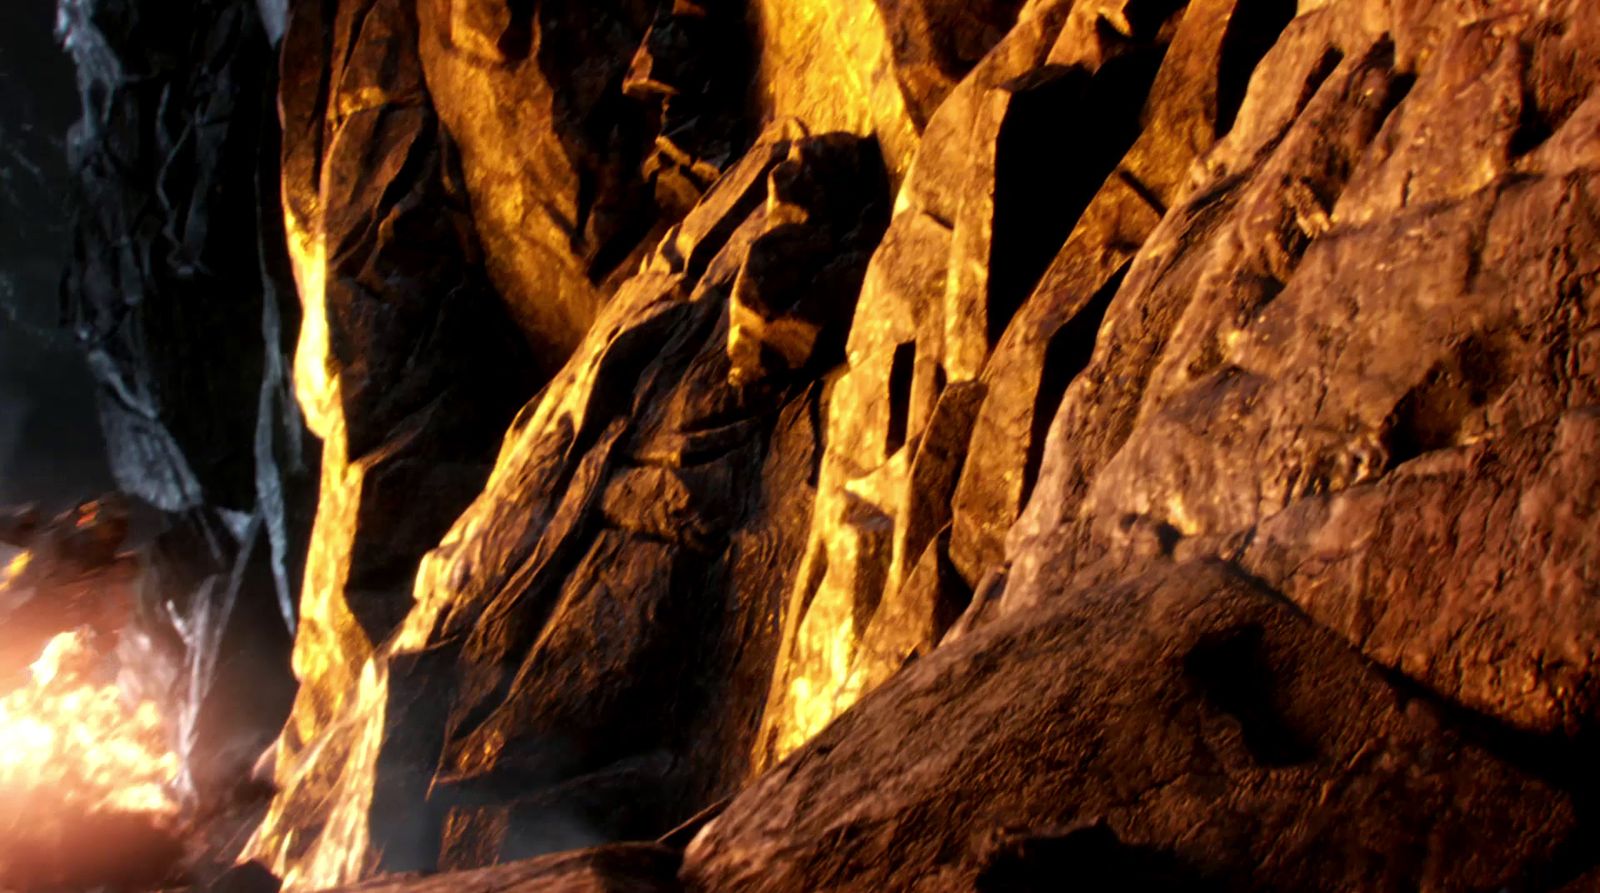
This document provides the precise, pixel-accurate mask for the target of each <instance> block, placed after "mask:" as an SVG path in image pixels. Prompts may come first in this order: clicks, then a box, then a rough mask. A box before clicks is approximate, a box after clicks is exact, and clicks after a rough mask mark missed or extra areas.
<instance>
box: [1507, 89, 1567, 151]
mask: <svg viewBox="0 0 1600 893" xmlns="http://www.w3.org/2000/svg"><path fill="white" fill-rule="evenodd" d="M1577 107H1578V103H1577V102H1567V103H1562V104H1559V105H1554V106H1552V107H1549V108H1545V107H1543V106H1541V104H1540V102H1539V97H1538V96H1537V95H1536V94H1535V93H1534V92H1533V90H1532V89H1525V90H1524V91H1523V94H1522V112H1521V113H1520V114H1519V115H1518V116H1517V128H1516V130H1514V131H1512V132H1511V141H1510V143H1508V144H1507V146H1506V151H1507V153H1508V154H1509V155H1510V156H1511V157H1512V158H1521V157H1522V156H1524V155H1527V154H1528V153H1530V152H1532V151H1533V150H1535V149H1537V148H1539V147H1540V146H1542V145H1544V144H1545V143H1546V142H1547V141H1548V140H1549V139H1550V137H1552V136H1554V135H1555V132H1556V131H1557V130H1560V129H1561V125H1563V124H1565V123H1566V122H1567V119H1568V118H1570V117H1572V113H1573V112H1574V111H1577Z"/></svg>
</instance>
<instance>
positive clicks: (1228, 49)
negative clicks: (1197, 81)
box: [1216, 0, 1297, 139]
mask: <svg viewBox="0 0 1600 893" xmlns="http://www.w3.org/2000/svg"><path fill="white" fill-rule="evenodd" d="M1296 5H1297V4H1296V2H1295V0H1239V4H1238V6H1236V7H1234V10H1233V15H1232V16H1231V17H1229V19H1228V28H1227V30H1226V31H1224V32H1223V34H1222V54H1221V58H1220V59H1219V60H1218V62H1217V122H1216V134H1217V137H1218V138H1219V139H1220V138H1221V137H1222V136H1223V135H1224V134H1226V133H1227V132H1228V131H1229V130H1231V129H1233V122H1234V120H1235V119H1237V118H1238V116H1239V107H1240V106H1241V105H1243V104H1244V94H1245V90H1246V88H1248V87H1249V86H1250V76H1251V75H1252V74H1254V73H1255V70H1256V65H1257V64H1259V63H1260V62H1261V59H1262V57H1264V56H1266V54H1267V51H1268V50H1270V49H1272V46H1273V44H1275V43H1277V42H1278V35H1280V34H1282V33H1283V29H1284V28H1286V27H1288V25H1289V22H1290V21H1292V20H1293V19H1294V16H1295V8H1296Z"/></svg>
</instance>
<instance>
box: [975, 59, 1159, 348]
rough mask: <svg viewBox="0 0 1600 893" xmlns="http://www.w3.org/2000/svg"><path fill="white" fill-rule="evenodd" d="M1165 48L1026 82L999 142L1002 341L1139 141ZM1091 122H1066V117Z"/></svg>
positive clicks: (995, 268)
mask: <svg viewBox="0 0 1600 893" xmlns="http://www.w3.org/2000/svg"><path fill="white" fill-rule="evenodd" d="M1165 52H1166V48H1165V47H1147V48H1143V49H1139V50H1134V51H1131V52H1129V53H1127V54H1126V55H1123V56H1119V57H1117V58H1115V59H1112V60H1111V61H1109V62H1107V63H1106V64H1105V65H1104V66H1102V67H1101V68H1100V70H1099V71H1098V72H1096V73H1094V74H1093V75H1090V74H1088V73H1086V72H1084V71H1082V70H1080V69H1075V68H1074V69H1054V70H1049V69H1047V70H1046V71H1045V73H1044V76H1043V77H1042V78H1037V79H1034V80H1033V81H1032V82H1031V83H1029V84H1027V85H1024V86H1020V87H1019V88H1018V89H1017V93H1016V95H1015V96H1014V97H1013V98H1012V100H1011V105H1010V108H1009V109H1008V111H1007V112H1006V117H1005V121H1004V122H1003V123H1002V124H1001V125H1000V133H999V136H998V137H997V139H996V145H995V171H996V174H995V194H994V205H995V207H994V235H993V241H992V243H991V247H990V252H989V253H990V257H989V270H990V273H989V294H988V307H987V313H988V334H989V343H990V344H991V345H993V344H995V343H997V342H998V341H999V340H1000V336H1001V334H1003V333H1004V332H1005V328H1006V326H1007V325H1008V324H1009V323H1010V322H1011V317H1012V316H1013V315H1015V313H1016V312H1017V309H1018V308H1019V307H1021V306H1022V303H1023V301H1025V300H1026V299H1027V297H1028V295H1029V294H1030V293H1031V292H1032V291H1033V288H1034V286H1035V285H1037V284H1038V282H1039V279H1040V278H1041V277H1042V276H1043V275H1044V272H1045V270H1046V269H1047V268H1048V267H1049V266H1050V261H1051V260H1052V259H1054V258H1055V256H1056V253H1057V252H1058V251H1060V249H1061V246H1062V244H1063V243H1064V242H1066V240H1067V236H1069V235H1070V234H1071V233H1072V229H1073V227H1074V226H1076V225H1077V223H1078V220H1079V218H1080V217H1082V216H1083V212H1084V210H1085V209H1086V208H1088V206H1089V202H1090V201H1091V200H1093V199H1094V196H1095V194H1096V193H1097V192H1099V190H1100V187H1101V185H1103V184H1104V183H1105V181H1106V178H1107V177H1109V176H1110V175H1111V174H1112V172H1113V171H1115V170H1116V167H1117V163H1118V162H1120V161H1121V160H1122V158H1123V156H1124V155H1126V154H1127V152H1128V149H1129V148H1131V147H1132V146H1133V143H1134V140H1136V139H1138V137H1139V133H1140V130H1141V124H1140V118H1141V112H1142V110H1143V109H1144V104H1145V100H1146V98H1147V97H1148V95H1149V92H1150V85H1151V83H1152V82H1153V81H1154V80H1155V76H1156V72H1157V71H1158V70H1159V69H1160V67H1161V60H1162V58H1163V57H1164V55H1165ZM1071 120H1081V121H1092V122H1094V126H1092V127H1087V128H1067V127H1063V126H1062V122H1063V121H1071Z"/></svg>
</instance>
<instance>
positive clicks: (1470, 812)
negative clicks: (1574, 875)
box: [683, 563, 1586, 893]
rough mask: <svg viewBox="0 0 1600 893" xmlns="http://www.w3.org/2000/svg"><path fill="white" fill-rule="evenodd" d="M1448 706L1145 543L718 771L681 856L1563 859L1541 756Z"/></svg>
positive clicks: (1404, 862) (1429, 879) (1363, 863)
mask: <svg viewBox="0 0 1600 893" xmlns="http://www.w3.org/2000/svg"><path fill="white" fill-rule="evenodd" d="M1057 581H1058V582H1064V581H1063V580H1061V579H1060V578H1057ZM1447 713H1448V710H1447V709H1442V708H1441V707H1440V706H1439V705H1438V704H1436V703H1432V702H1431V701H1430V699H1428V698H1425V697H1423V698H1419V697H1415V696H1413V694H1412V693H1410V692H1408V691H1406V690H1405V689H1398V688H1395V687H1394V686H1392V685H1391V684H1390V683H1389V682H1388V681H1386V679H1385V678H1384V676H1383V675H1382V674H1381V673H1380V672H1379V671H1378V669H1376V668H1375V667H1373V666H1372V665H1370V664H1368V663H1367V662H1366V661H1365V660H1363V659H1362V658H1361V657H1360V655H1358V654H1357V653H1356V652H1354V651H1353V650H1351V649H1350V648H1349V647H1348V646H1347V645H1346V644H1345V643H1344V642H1343V641H1342V640H1341V639H1340V638H1339V636H1337V635H1336V634H1334V633H1332V632H1330V631H1328V630H1325V629H1322V628H1320V627H1318V626H1317V625H1316V624H1315V623H1313V622H1312V621H1310V620H1309V619H1308V618H1306V617H1305V616H1304V615H1302V614H1300V613H1299V612H1298V611H1297V610H1295V609H1294V607H1293V606H1291V605H1289V604H1288V603H1286V602H1285V601H1283V600H1282V599H1281V598H1279V597H1278V596H1277V595H1276V594H1274V593H1272V592H1270V591H1266V590H1263V589H1261V588H1259V587H1258V586H1256V585H1255V584H1253V583H1252V582H1250V581H1248V580H1247V579H1246V578H1245V577H1243V576H1242V575H1240V574H1239V573H1238V572H1237V571H1236V570H1234V569H1232V568H1230V567H1228V566H1226V565H1222V564H1218V563H1191V564H1183V565H1171V564H1168V565H1161V566H1156V567H1153V568H1152V569H1151V570H1150V571H1148V572H1146V573H1145V574H1143V575H1136V576H1133V577H1132V578H1131V579H1128V580H1126V581H1125V582H1122V583H1117V584H1112V585H1107V586H1101V587H1096V588H1091V589H1087V590H1077V591H1063V592H1061V593H1060V596H1059V597H1058V598H1056V599H1055V600H1053V601H1052V602H1051V603H1050V605H1048V606H1045V607H1041V608H1040V609H1038V610H1035V611H1032V612H1023V613H1018V614H1014V615H1011V616H1007V617H1004V618H1002V619H999V620H996V621H994V622H993V623H990V624H988V625H986V626H984V627H982V628H980V629H979V630H977V631H976V632H974V633H972V634H970V635H968V636H965V637H963V638H961V639H959V640H958V641H955V642H953V643H951V644H949V645H947V646H945V647H943V648H940V649H939V650H937V651H935V652H934V653H933V654H931V655H930V656H928V657H926V658H924V659H922V660H919V661H917V662H916V663H914V664H912V665H911V666H910V667H908V668H907V669H906V670H904V671H903V672H901V673H900V674H899V675H897V676H896V677H895V678H894V679H892V680H890V681H889V682H887V683H885V684H884V685H883V686H882V687H881V688H879V689H878V690H877V691H875V692H873V693H872V694H869V695H868V696H866V697H865V698H864V699H863V700H862V701H861V703H860V704H858V705H857V706H856V707H855V708H854V709H852V710H851V711H849V712H847V713H845V714H844V715H843V716H841V717H840V718H839V719H838V720H837V721H835V722H834V723H833V724H832V725H831V726H829V727H828V729H827V730H825V731H824V732H822V733H821V734H820V735H818V736H817V737H816V738H815V739H813V740H812V741H811V742H810V743H808V744H807V745H805V746H804V747H802V748H801V749H800V750H799V751H797V752H796V753H795V754H794V755H793V756H792V757H791V758H790V759H788V760H787V761H785V762H784V763H782V764H781V765H779V766H778V767H776V768H775V769H773V770H772V771H771V772H769V773H768V774H767V775H765V776H764V777H763V778H762V779H761V780H759V781H757V782H756V783H755V784H754V785H753V786H751V788H750V789H749V790H747V791H745V792H744V793H742V794H740V795H739V797H738V798H737V799H735V800H734V801H733V803H732V804H730V805H729V806H728V807H727V809H726V811H724V812H723V813H722V815H720V816H719V817H718V818H716V819H715V820H714V821H713V822H712V823H711V824H710V825H709V826H708V827H707V828H706V829H705V830H704V831H702V832H701V833H700V835H699V836H698V837H697V838H696V839H695V840H694V842H693V843H691V844H690V846H689V848H688V851H687V854H686V857H685V865H684V871H683V877H684V880H685V884H686V886H687V887H688V888H689V889H692V890H705V891H721V890H728V891H732V890H738V891H741V893H760V891H769V890H770V891H791V890H817V891H822V890H839V891H842V890H919V891H943V890H949V891H959V890H972V889H979V890H986V889H1003V890H1019V889H1050V890H1061V889H1079V888H1080V886H1081V887H1082V888H1087V889H1098V888H1099V887H1095V886H1090V885H1091V884H1092V881H1093V879H1094V878H1095V877H1096V876H1097V875H1102V874H1103V873H1104V872H1105V871H1106V870H1107V867H1108V866H1113V865H1117V864H1127V863H1129V862H1136V863H1137V864H1139V865H1140V866H1141V867H1142V869H1143V870H1144V871H1147V872H1151V873H1152V874H1154V875H1157V876H1164V880H1165V882H1167V883H1173V882H1174V881H1176V883H1175V884H1174V886H1170V887H1169V886H1163V887H1160V888H1159V889H1197V888H1200V889H1217V890H1329V891H1333V890H1360V889H1383V888H1388V887H1394V888H1401V889H1438V890H1477V889H1501V888H1510V889H1545V888H1547V887H1548V886H1550V885H1552V884H1555V883H1559V882H1562V881H1564V880H1566V879H1567V878H1566V876H1565V875H1566V873H1567V872H1570V871H1571V869H1572V865H1571V863H1570V861H1569V857H1568V850H1569V848H1570V849H1572V850H1576V849H1578V848H1581V847H1582V846H1584V844H1583V843H1582V841H1583V840H1584V839H1586V838H1581V837H1579V836H1578V833H1579V830H1578V829H1579V827H1580V826H1579V824H1578V818H1577V808H1576V804H1575V801H1574V800H1573V799H1572V797H1571V796H1569V795H1568V794H1566V793H1565V792H1563V791H1562V790H1560V789H1559V788H1556V787H1553V786H1552V785H1550V784H1548V783H1546V782H1545V781H1543V780H1541V778H1540V774H1542V773H1545V772H1548V771H1551V770H1553V769H1554V767H1553V766H1552V764H1551V763H1552V761H1551V760H1550V756H1551V754H1550V753H1541V751H1540V750H1539V749H1538V748H1533V749H1531V750H1523V749H1520V748H1517V747H1513V746H1509V745H1506V744H1505V743H1504V742H1503V741H1501V740H1500V739H1499V738H1498V737H1496V736H1495V735H1493V734H1489V733H1487V732H1485V733H1484V734H1482V735H1473V734H1468V733H1465V732H1463V731H1460V730H1459V729H1461V728H1463V727H1462V726H1459V725H1457V726H1456V728H1454V729H1453V728H1452V725H1453V723H1452V722H1451V721H1450V719H1447V716H1446V714H1447ZM1574 768H1576V766H1575V767H1574ZM1096 826H1098V827H1099V828H1100V829H1101V830H1095V827H1096ZM1127 880H1129V878H1119V879H1118V884H1117V886H1118V888H1121V885H1122V882H1124V881H1127ZM1025 884H1032V886H1027V885H1025Z"/></svg>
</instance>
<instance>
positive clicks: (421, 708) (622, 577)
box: [257, 125, 888, 885]
mask: <svg viewBox="0 0 1600 893" xmlns="http://www.w3.org/2000/svg"><path fill="white" fill-rule="evenodd" d="M887 204H888V190H887V177H886V174H885V171H884V169H883V162H882V159H881V157H880V155H879V153H878V150H877V148H876V147H875V146H874V145H872V144H871V143H870V142H867V141H864V140H861V139H859V138H857V137H854V136H850V135H837V134H836V135H823V136H807V135H805V133H804V131H803V130H801V129H799V128H798V127H797V126H793V125H791V126H786V127H780V128H779V129H777V130H775V131H773V132H772V133H770V134H769V135H768V136H766V137H763V138H762V139H761V140H759V141H758V142H757V145H756V148H754V149H753V150H752V151H751V152H750V153H749V154H748V155H747V156H746V157H745V159H744V160H743V161H742V162H741V163H740V164H739V165H738V166H736V167H734V168H733V169H731V170H730V171H729V172H728V173H727V174H726V175H725V176H724V177H723V178H722V180H721V181H720V182H719V184H718V186H717V188H715V189H713V190H712V191H711V192H710V193H708V194H707V196H706V197H705V199H704V200H703V201H702V202H701V204H700V205H699V206H697V207H696V208H695V209H694V210H693V211H691V212H690V213H689V215H688V216H687V217H685V218H684V220H683V221H682V223H681V224H680V225H678V226H676V227H675V228H674V229H673V230H672V231H671V233H670V234H669V235H668V237H667V238H666V239H665V240H663V242H662V243H661V245H660V247H659V248H658V249H657V250H656V251H655V252H654V254H652V256H651V257H650V258H649V259H648V260H647V261H646V262H645V264H644V266H643V268H642V270H641V272H640V273H639V274H638V275H636V276H635V277H634V278H632V279H630V280H628V282H626V283H625V284H624V285H623V287H622V288H621V290H620V291H619V292H618V294H617V295H616V297H615V298H613V299H612V301H611V302H610V303H609V304H608V305H607V306H606V308H605V310H604V311H603V312H602V314H601V316H600V318H599V319H598V320H597V321H596V322H595V325H594V327H593V328H591V329H590V331H589V334H588V335H587V336H586V337H585V339H584V341H583V343H582V344H580V345H579V347H578V350H577V351H576V353H575V354H574V355H573V357H572V359H571V360H570V361H568V363H567V365H566V366H565V367H564V368H563V369H562V371H561V372H560V373H559V374H558V375H557V376H556V377H555V378H554V379H553V380H552V381H551V382H550V383H549V384H547V385H546V387H545V388H544V391H543V392H542V394H541V396H540V397H539V398H538V399H537V400H535V401H534V402H533V403H532V404H530V405H529V407H528V408H527V409H526V410H525V411H524V413H523V414H522V416H521V417H520V418H519V419H518V420H517V422H516V423H515V424H514V425H513V426H512V429H511V433H510V435H509V436H508V438H507V441H506V444H505V446H504V447H503V449H502V451H501V455H500V458H499V460H498V462H497V463H496V467H495V471H494V473H493V474H492V475H491V477H490V481H489V484H488V486H487V488H486V490H485V492H484V494H483V495H482V496H481V497H480V498H479V499H478V500H477V501H476V502H475V503H474V504H473V505H472V506H471V507H470V508H469V509H468V510H467V511H466V513H465V514H463V516H462V517H461V519H460V521H458V522H457V524H456V527H455V528H454V530H452V532H451V533H450V534H449V535H448V536H446V537H445V540H444V543H443V545H442V546H441V547H440V548H439V549H438V550H436V551H435V552H434V553H432V554H431V555H430V556H429V557H428V558H427V559H426V560H425V561H424V562H423V565H422V570H421V572H420V574H419V576H418V583H417V589H416V603H415V607H414V608H413V609H412V611H411V614H410V615H409V616H408V617H407V618H406V619H405V621H404V623H403V624H402V625H401V627H400V630H399V632H398V634H397V636H396V637H395V638H394V639H393V641H392V642H391V644H390V647H389V648H387V649H386V650H385V651H384V652H382V653H381V654H379V655H378V656H377V657H376V658H375V659H374V660H373V661H372V662H371V663H370V664H368V666H367V667H366V668H365V669H364V670H363V676H362V681H361V684H360V688H359V689H358V692H359V694H358V697H359V701H358V702H356V703H355V704H354V705H351V706H349V707H347V708H346V710H345V712H344V714H343V715H342V716H341V717H340V720H341V722H342V723H344V724H356V725H355V726H354V727H353V728H352V727H348V726H347V727H343V728H338V729H335V730H334V731H333V732H331V733H330V736H329V740H330V741H334V742H337V743H340V744H344V745H345V746H346V747H348V750H344V749H341V750H338V751H328V752H326V753H315V754H311V755H310V756H309V757H308V758H307V760H306V763H305V764H303V765H302V766H301V767H300V768H299V770H298V772H299V774H298V775H297V776H296V777H295V779H294V781H293V782H292V784H293V786H292V787H291V788H289V790H288V791H286V796H285V797H282V798H280V803H281V811H275V813H274V821H273V823H272V824H270V825H269V826H268V828H269V832H270V833H271V834H272V835H273V836H274V837H273V838H267V837H263V838H262V839H261V840H259V841H258V844H257V845H258V846H262V845H266V844H268V843H269V842H270V841H271V840H272V839H275V838H279V839H283V840H288V839H290V838H291V837H292V836H295V835H296V834H298V833H302V832H299V830H298V829H301V828H305V827H307V825H306V823H308V822H309V821H312V820H316V819H319V818H320V817H321V816H323V815H328V816H331V817H330V818H329V821H328V827H327V828H326V829H325V830H323V831H322V833H321V837H320V839H319V840H317V841H316V843H315V845H314V846H315V849H313V850H312V851H311V855H310V857H309V859H308V860H307V861H306V862H305V863H302V864H304V865H307V866H308V867H309V870H310V871H311V872H312V873H311V874H310V875H297V874H293V873H291V874H289V875H288V877H289V878H290V879H291V880H293V881H295V882H296V883H301V884H306V885H322V884H328V883H337V882H340V881H346V880H350V879H353V878H355V877H357V876H359V873H360V872H362V871H363V870H366V864H367V861H368V860H369V859H370V860H376V865H377V867H379V868H380V869H384V870H405V869H411V868H427V867H432V866H433V865H436V864H442V865H445V866H451V865H473V864H481V863H483V862H485V861H487V862H493V861H498V860H499V859H501V858H510V857H515V856H518V855H530V854H533V853H537V852H543V851H547V850H550V849H556V848H559V847H560V846H562V845H571V841H574V840H577V841H581V840H584V839H602V840H604V839H614V838H619V837H634V838H637V837H641V836H643V837H649V836H654V835H656V834H660V833H663V832H665V831H667V830H668V829H670V828H671V827H672V826H673V825H674V824H676V823H677V822H678V821H679V820H680V819H682V818H684V817H686V816H688V815H689V814H691V813H693V812H695V811H696V810H697V809H698V808H699V807H700V806H701V805H703V804H704V803H705V802H707V801H708V800H711V799H715V798H717V797H720V796H723V795H724V794H727V793H729V792H731V791H732V790H734V789H736V788H737V786H738V785H739V783H740V782H742V781H743V779H744V778H745V777H746V773H747V771H748V770H747V766H748V756H749V742H750V740H751V738H752V737H753V735H754V725H755V722H756V720H757V718H758V717H759V715H760V710H761V706H762V698H763V695H764V693H765V685H764V681H765V672H766V670H767V668H768V667H770V665H771V661H772V660H773V655H772V652H773V649H774V647H775V645H776V635H775V634H776V632H777V630H776V628H775V627H774V626H773V625H772V622H771V618H772V616H773V615H774V614H775V613H776V611H777V610H778V605H779V603H780V601H781V598H782V594H783V592H784V590H785V588H786V587H787V586H788V585H790V584H791V583H792V579H791V575H792V573H793V569H794V567H795V566H796V565H797V563H798V562H797V561H796V555H797V550H798V543H799V536H800V533H801V531H802V530H803V527H804V524H805V522H806V518H807V512H808V510H809V495H810V491H809V487H808V485H807V480H808V478H809V477H810V476H811V475H812V474H814V472H815V442H816V439H817V437H818V432H817V431H816V428H815V423H814V421H813V416H814V414H815V412H816V411H817V401H818V399H819V398H818V394H817V388H816V386H815V378H816V375H817V373H818V372H819V371H820V370H824V369H827V368H828V367H829V366H831V365H832V364H833V363H834V362H836V361H837V354H838V351H839V349H840V341H841V340H842V335H843V326H844V323H845V321H846V320H847V319H848V318H849V315H850V310H851V307H850V303H849V300H848V296H849V295H852V294H853V293H854V291H855V289H856V288H858V287H859V281H860V276H861V270H862V268H863V267H864V265H865V262H866V257H867V254H868V251H869V249H870V247H871V246H872V245H873V244H874V243H875V242H876V239H877V237H878V234H879V233H880V232H881V230H882V226H883V221H884V219H885V218H886V215H887ZM513 792H514V793H513ZM316 802H321V803H326V804H328V805H327V806H326V807H324V808H325V809H327V810H328V812H326V813H320V814H319V812H318V811H316V810H313V809H310V808H307V807H306V806H300V805H297V804H310V803H316ZM391 804H393V805H391ZM399 804H405V809H404V810H401V809H398V808H395V806H397V805H399ZM419 810H420V812H419ZM265 852H266V853H268V854H271V853H272V850H270V849H269V850H265ZM279 858H280V859H281V860H282V861H280V863H279V868H280V870H284V871H288V872H294V871H295V869H296V864H295V862H294V861H293V859H292V858H284V857H283V856H282V855H281V854H280V855H279ZM345 860H348V861H345Z"/></svg>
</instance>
